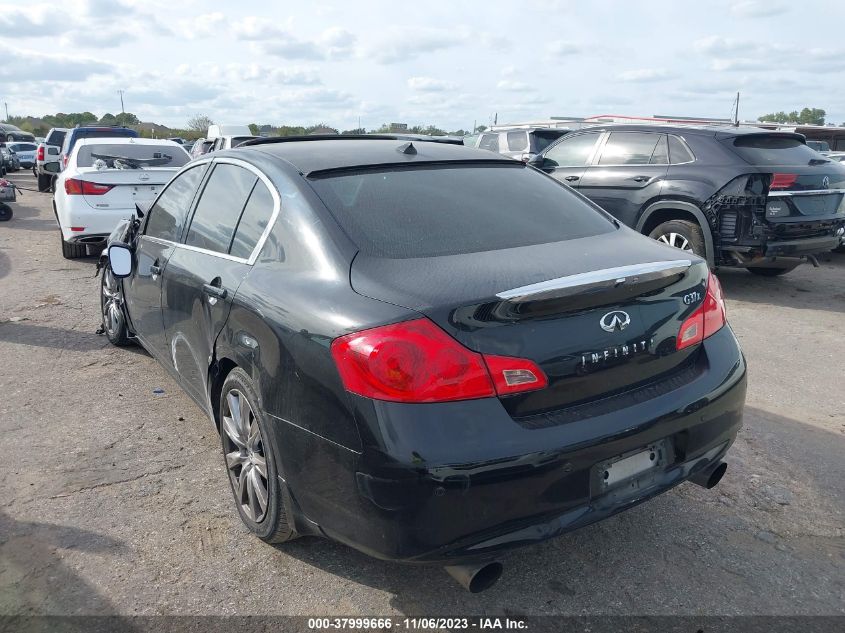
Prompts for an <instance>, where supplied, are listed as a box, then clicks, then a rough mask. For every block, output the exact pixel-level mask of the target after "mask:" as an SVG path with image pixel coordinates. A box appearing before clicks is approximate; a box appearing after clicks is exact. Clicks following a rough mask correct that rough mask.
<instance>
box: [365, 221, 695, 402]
mask: <svg viewBox="0 0 845 633" xmlns="http://www.w3.org/2000/svg"><path fill="white" fill-rule="evenodd" d="M707 275H708V270H707V266H706V264H705V263H704V262H703V261H701V260H700V259H699V258H697V257H695V256H693V255H690V254H688V253H686V252H682V251H679V250H676V249H672V248H670V247H666V246H662V245H660V244H658V243H657V242H654V241H652V240H649V239H647V238H644V237H642V236H640V235H638V234H635V233H633V232H632V231H630V230H628V229H625V228H620V229H618V230H615V231H613V232H611V233H609V234H602V235H596V236H590V237H584V238H580V239H573V240H568V241H566V242H553V243H546V244H537V245H531V246H523V247H518V248H510V249H505V250H496V251H484V252H475V253H467V254H459V255H447V256H440V257H426V258H409V259H387V258H380V257H371V256H366V255H363V254H361V253H359V254H358V255H357V256H356V258H355V260H354V261H353V264H352V269H351V283H352V286H353V288H354V289H355V290H356V291H357V292H358V293H360V294H363V295H366V296H369V297H372V298H375V299H379V300H382V301H387V302H390V303H393V304H398V305H402V306H405V307H408V308H411V309H414V310H417V311H419V312H421V313H423V314H425V315H426V316H428V317H429V318H430V319H432V320H433V321H434V322H435V323H437V324H438V325H439V326H440V327H442V328H443V329H444V330H446V331H447V332H449V333H450V334H451V335H452V336H454V337H455V338H456V339H457V340H459V341H460V342H461V343H463V344H464V345H466V346H467V347H468V348H470V349H472V350H475V351H478V352H483V353H487V354H497V355H504V356H515V357H520V358H528V359H531V360H533V361H534V362H536V363H537V364H538V365H539V366H540V367H541V369H542V370H543V371H544V372H545V373H546V375H547V377H548V379H549V386H548V387H547V388H545V389H542V390H540V391H535V392H530V393H526V394H519V395H514V396H508V397H504V398H502V402H503V404H504V405H505V407H506V408H507V409H508V411H509V412H510V413H511V415H513V416H514V417H523V416H530V415H534V414H538V413H544V412H548V411H552V410H555V409H561V408H564V407H568V406H573V405H577V404H579V403H583V402H585V401H588V400H595V399H597V398H602V397H606V396H611V395H615V394H619V393H622V392H625V391H628V390H631V389H634V388H636V387H638V386H643V385H645V384H647V383H652V382H656V381H660V380H661V379H664V378H666V377H668V376H671V375H675V374H677V373H679V372H681V371H682V370H684V369H686V368H688V367H690V366H691V365H692V364H694V363H695V361H696V358H697V356H698V348H697V347H692V348H687V349H684V350H681V351H676V345H675V341H676V337H677V335H678V331H679V329H680V326H681V324H682V323H683V321H684V320H685V319H686V318H687V317H688V316H689V315H690V314H691V313H692V312H693V311H694V310H695V309H696V307H698V306H699V305H700V304H701V301H702V300H703V298H704V295H705V292H706V284H707ZM409 280H412V281H411V282H410V283H409Z"/></svg>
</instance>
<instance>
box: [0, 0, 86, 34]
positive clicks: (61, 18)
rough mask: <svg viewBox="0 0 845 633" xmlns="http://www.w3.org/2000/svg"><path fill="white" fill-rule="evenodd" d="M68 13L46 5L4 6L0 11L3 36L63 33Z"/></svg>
mask: <svg viewBox="0 0 845 633" xmlns="http://www.w3.org/2000/svg"><path fill="white" fill-rule="evenodd" d="M71 20H72V17H71V16H70V14H68V13H65V12H64V11H62V10H61V9H53V8H52V7H49V6H47V5H35V6H31V7H4V8H3V9H2V11H0V33H3V37H4V38H5V37H9V38H12V37H45V36H52V35H59V34H61V33H64V31H65V30H66V28H67V24H68V22H69V21H71Z"/></svg>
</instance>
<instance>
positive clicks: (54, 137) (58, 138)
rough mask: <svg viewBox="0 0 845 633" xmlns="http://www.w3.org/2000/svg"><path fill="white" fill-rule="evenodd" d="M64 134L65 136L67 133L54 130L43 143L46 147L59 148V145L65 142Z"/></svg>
mask: <svg viewBox="0 0 845 633" xmlns="http://www.w3.org/2000/svg"><path fill="white" fill-rule="evenodd" d="M65 134H67V132H62V131H60V130H54V131H53V132H50V135H49V136H48V137H47V140H46V141H45V142H46V143H47V145H59V146H61V144H62V143H64V142H65Z"/></svg>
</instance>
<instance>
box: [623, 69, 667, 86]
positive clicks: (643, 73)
mask: <svg viewBox="0 0 845 633" xmlns="http://www.w3.org/2000/svg"><path fill="white" fill-rule="evenodd" d="M673 77H675V74H674V73H671V72H669V71H668V70H665V69H663V68H637V69H635V70H626V71H625V72H623V73H620V74H619V75H617V77H616V78H617V79H618V80H619V81H625V82H629V83H649V82H652V81H664V80H666V79H672V78H673Z"/></svg>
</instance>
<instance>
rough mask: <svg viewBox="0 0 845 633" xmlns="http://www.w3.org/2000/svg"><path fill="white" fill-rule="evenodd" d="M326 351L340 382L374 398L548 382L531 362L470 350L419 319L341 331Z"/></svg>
mask: <svg viewBox="0 0 845 633" xmlns="http://www.w3.org/2000/svg"><path fill="white" fill-rule="evenodd" d="M331 352H332V357H333V358H334V362H335V365H337V369H338V371H339V372H340V377H341V379H342V380H343V385H344V387H346V389H347V390H348V391H351V392H352V393H357V394H359V395H362V396H366V397H367V398H373V399H375V400H390V401H392V402H447V401H451V400H471V399H474V398H490V397H494V396H496V395H499V396H505V395H511V394H514V393H522V392H525V391H533V390H535V389H542V388H543V387H545V386H546V385H548V379H547V378H546V375H545V374H544V373H543V371H542V370H541V369H540V368H539V367H538V366H537V364H536V363H534V362H533V361H530V360H527V359H524V358H511V357H508V356H493V355H489V354H479V353H478V352H473V351H472V350H469V349H467V348H466V347H464V346H463V345H461V344H460V343H459V342H458V341H456V340H455V339H454V338H452V337H451V336H449V335H448V334H447V333H446V332H444V331H443V330H441V329H440V328H439V327H437V326H436V325H435V324H434V323H432V322H431V321H429V320H428V319H425V318H422V319H415V320H413V321H404V322H402V323H395V324H393V325H385V326H382V327H377V328H373V329H371V330H364V331H362V332H356V333H354V334H347V335H346V336H341V337H340V338H337V339H335V340H334V341H332V345H331Z"/></svg>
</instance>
